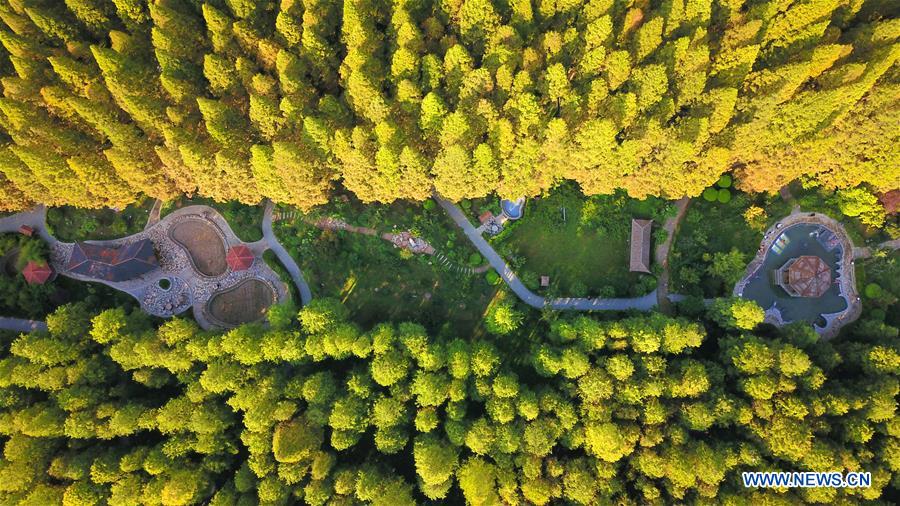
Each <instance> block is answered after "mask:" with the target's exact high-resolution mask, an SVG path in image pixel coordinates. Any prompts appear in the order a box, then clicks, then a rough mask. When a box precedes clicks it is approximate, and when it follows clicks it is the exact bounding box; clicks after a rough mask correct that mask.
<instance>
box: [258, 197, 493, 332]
mask: <svg viewBox="0 0 900 506" xmlns="http://www.w3.org/2000/svg"><path fill="white" fill-rule="evenodd" d="M279 214H284V215H285V216H286V219H284V220H282V221H277V222H276V223H275V233H276V235H277V236H278V239H279V241H281V243H282V244H283V245H284V246H285V248H287V249H288V251H289V252H290V253H291V255H292V256H293V257H294V258H295V260H297V263H298V264H299V265H300V269H301V270H302V271H303V274H304V276H305V277H306V278H307V282H309V285H310V288H311V290H312V292H313V296H314V297H335V298H338V299H340V300H342V301H343V302H344V304H345V305H346V306H347V307H348V309H350V314H351V315H352V318H353V320H354V321H355V322H356V323H358V324H360V325H361V326H363V327H364V328H367V327H369V326H372V325H374V324H376V323H378V322H382V321H385V320H391V321H415V322H418V323H421V324H423V325H425V326H426V327H428V328H429V329H430V330H432V331H434V332H441V331H447V332H450V329H453V330H452V332H454V333H455V334H456V335H459V336H461V337H468V336H469V335H472V334H473V333H476V332H480V323H481V321H482V319H483V314H484V311H485V309H486V307H487V306H488V304H489V303H490V301H491V300H492V299H493V298H494V296H495V294H496V292H497V291H498V290H499V289H500V287H499V286H490V285H488V283H487V282H486V281H485V278H484V275H483V274H471V275H460V274H457V273H456V272H454V271H452V270H450V269H448V268H447V267H444V266H442V265H440V264H439V263H438V262H437V261H436V259H435V258H434V257H432V256H429V255H411V254H409V253H407V252H405V251H402V250H399V249H397V248H394V247H393V246H392V245H391V244H390V243H388V242H387V241H385V240H383V239H381V238H379V237H372V236H367V235H363V234H356V233H351V232H346V231H322V230H320V229H318V228H316V227H314V226H312V225H309V224H307V223H306V222H305V221H304V220H315V219H317V218H321V217H324V216H329V217H333V218H340V219H342V220H344V221H346V222H347V223H349V224H351V225H355V226H360V227H371V228H374V229H376V230H378V232H379V233H383V232H390V231H396V232H400V231H402V230H411V231H413V233H414V234H416V235H419V236H421V237H423V238H425V239H426V240H427V241H429V243H430V244H432V245H433V246H434V247H435V248H436V249H438V250H439V251H440V252H441V253H442V254H444V255H445V256H446V257H447V258H448V259H449V260H450V261H452V262H453V263H455V264H458V265H465V264H466V263H467V261H468V259H469V256H470V255H471V254H472V248H471V246H470V245H469V244H468V242H467V241H466V240H465V238H464V237H462V236H461V234H460V233H457V231H456V228H455V225H454V224H453V223H451V222H450V221H449V219H447V218H446V217H445V215H444V213H443V211H442V210H441V209H437V208H433V209H425V208H424V207H423V206H422V205H420V204H411V203H404V204H393V205H387V206H385V205H368V206H362V205H361V204H360V203H359V202H356V201H354V200H352V199H349V198H348V199H344V200H342V199H336V200H335V201H334V202H333V203H332V204H329V205H327V206H324V207H322V208H318V209H316V210H315V211H314V212H312V213H309V214H307V215H304V214H302V213H300V212H299V211H294V210H292V209H282V210H281V213H279Z"/></svg>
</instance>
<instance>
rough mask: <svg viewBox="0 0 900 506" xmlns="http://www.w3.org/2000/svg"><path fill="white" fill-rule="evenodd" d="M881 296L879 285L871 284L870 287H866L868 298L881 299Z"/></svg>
mask: <svg viewBox="0 0 900 506" xmlns="http://www.w3.org/2000/svg"><path fill="white" fill-rule="evenodd" d="M881 294H882V290H881V287H880V286H878V284H877V283H869V284H868V285H866V298H868V299H877V298H879V297H881Z"/></svg>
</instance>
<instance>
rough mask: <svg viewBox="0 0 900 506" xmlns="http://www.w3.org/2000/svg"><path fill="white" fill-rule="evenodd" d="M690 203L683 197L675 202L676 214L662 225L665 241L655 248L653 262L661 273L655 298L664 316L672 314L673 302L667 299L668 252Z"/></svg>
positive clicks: (678, 296) (677, 296)
mask: <svg viewBox="0 0 900 506" xmlns="http://www.w3.org/2000/svg"><path fill="white" fill-rule="evenodd" d="M690 201H691V199H689V198H687V197H683V198H681V199H680V200H678V201H677V202H675V207H676V209H678V212H677V213H676V214H675V216H673V217H671V218H669V219H667V220H666V223H665V224H664V225H663V230H665V231H666V240H665V241H663V242H662V244H660V245H659V246H657V247H656V255H655V260H656V263H657V264H659V265H662V272H661V273H660V275H659V280H658V282H657V285H656V298H657V304H658V305H659V309H660V310H661V311H662V312H664V313H666V314H671V313H672V302H673V300H674V299H670V298H669V278H670V276H669V252H670V251H672V244H673V243H674V242H675V234H676V233H677V232H678V227H679V226H680V225H681V220H682V219H684V215H685V214H687V207H688V204H689V203H690ZM674 297H676V298H680V297H681V296H680V295H676V296H674Z"/></svg>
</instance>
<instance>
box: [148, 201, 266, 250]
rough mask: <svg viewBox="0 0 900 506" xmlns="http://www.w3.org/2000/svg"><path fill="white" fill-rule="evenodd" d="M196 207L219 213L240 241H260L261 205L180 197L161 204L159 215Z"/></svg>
mask: <svg viewBox="0 0 900 506" xmlns="http://www.w3.org/2000/svg"><path fill="white" fill-rule="evenodd" d="M197 205H206V206H209V207H212V208H213V209H215V210H217V211H219V213H221V214H222V216H224V217H225V221H227V222H228V225H230V226H231V230H232V231H234V233H235V235H237V236H238V238H239V239H240V240H242V241H244V242H255V241H258V240H260V239H262V218H263V206H262V205H258V206H249V205H247V204H241V203H240V202H235V201H229V202H224V203H222V202H216V201H214V200H212V199H207V198H203V197H194V198H187V197H181V198H177V199H175V200H173V201H169V202H166V203H165V204H163V208H162V213H161V214H162V216H163V217H165V216H166V215H167V214H169V213H171V212H172V211H174V210H176V209H180V208H182V207H187V206H197Z"/></svg>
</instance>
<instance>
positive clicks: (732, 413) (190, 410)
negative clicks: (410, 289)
mask: <svg viewBox="0 0 900 506" xmlns="http://www.w3.org/2000/svg"><path fill="white" fill-rule="evenodd" d="M750 305H751V306H752V304H750ZM748 309H749V310H748ZM757 311H758V308H757ZM710 313H711V314H710V315H709V316H710V320H709V323H708V324H707V327H704V325H701V324H699V323H696V322H691V321H688V320H685V319H681V318H669V317H665V316H663V315H660V314H655V315H651V316H642V317H633V318H627V319H624V320H618V321H598V320H595V319H592V318H589V317H585V316H578V317H571V316H569V317H565V318H552V319H551V320H550V321H541V322H539V321H531V322H530V323H529V324H528V325H527V326H529V327H531V329H529V331H528V332H521V330H522V328H524V327H520V325H522V323H523V320H522V318H523V314H522V313H521V312H519V311H518V310H517V309H516V308H515V307H513V306H511V305H509V304H507V303H501V304H497V305H496V306H495V307H494V308H493V309H492V310H491V311H490V314H489V315H488V317H487V320H488V321H487V327H488V328H489V329H491V330H492V331H493V332H495V334H496V335H495V336H494V338H493V339H490V340H475V341H470V340H464V339H459V338H456V337H454V336H452V335H440V336H433V335H432V336H429V335H427V333H426V331H425V329H424V328H423V327H421V326H420V325H417V324H414V323H400V324H390V323H384V324H380V325H376V326H375V327H374V328H372V329H371V330H368V331H363V330H361V329H359V328H358V327H357V326H355V325H354V324H352V323H348V321H347V319H346V317H347V316H348V315H347V311H346V309H344V308H343V306H341V305H340V304H339V303H338V302H336V301H333V300H330V299H317V300H315V301H313V303H311V304H310V305H308V306H306V307H304V308H303V309H302V310H301V311H300V312H299V314H298V313H297V312H296V310H294V309H293V308H291V307H287V306H276V308H274V309H273V310H272V314H271V315H270V320H271V323H272V325H271V328H269V329H265V328H262V327H261V326H259V325H254V324H250V325H246V326H243V327H239V328H237V329H234V330H231V331H229V332H227V333H219V332H204V331H201V330H200V329H198V328H197V326H196V325H195V324H194V323H193V322H191V321H188V320H181V319H175V320H172V321H168V322H166V323H164V324H163V325H161V326H160V327H158V328H154V327H153V326H152V325H151V324H150V322H149V321H148V320H147V318H146V316H144V315H142V314H141V313H139V312H135V313H130V314H129V313H127V312H126V311H124V310H122V309H111V310H106V311H103V312H101V313H99V314H97V315H96V316H94V315H92V314H91V312H90V311H88V310H87V308H86V307H85V306H84V305H83V304H75V305H68V306H63V307H62V308H60V309H59V310H58V311H56V312H55V313H54V314H52V315H50V316H49V318H48V324H49V327H50V331H49V333H47V334H32V335H21V336H19V337H14V338H3V339H2V340H0V351H2V354H3V355H4V356H5V358H3V359H2V360H0V434H2V435H3V436H4V439H6V444H5V445H4V449H3V459H2V461H0V501H2V502H3V503H4V504H8V503H16V502H18V501H20V500H25V502H24V503H23V504H41V505H45V504H58V503H60V502H62V504H66V505H86V504H102V503H104V502H108V503H109V504H114V505H130V504H138V503H140V504H166V505H180V504H191V503H198V502H205V501H209V502H208V504H213V505H226V504H256V502H257V501H259V502H260V503H262V504H283V503H285V502H289V501H292V500H293V501H303V502H305V503H308V504H313V505H317V504H325V503H328V504H354V503H358V502H360V501H365V502H371V503H372V504H384V505H389V506H399V505H405V504H415V503H421V502H423V501H425V500H426V499H432V500H437V499H445V500H448V501H452V502H461V501H462V500H463V499H465V500H466V501H468V502H469V503H470V504H476V505H478V504H501V503H503V504H525V503H528V504H547V503H549V502H552V501H565V502H566V503H572V504H610V503H616V504H672V503H675V502H682V501H687V502H695V501H697V502H708V501H711V500H712V499H713V498H715V500H716V501H717V502H719V503H725V504H796V503H798V502H839V503H840V502H844V503H859V502H862V501H863V500H866V499H875V498H878V497H879V496H880V495H881V493H882V489H883V488H884V487H886V486H889V485H891V484H893V486H895V487H896V485H897V481H896V480H897V477H898V476H900V473H898V471H900V426H898V418H897V416H896V413H895V409H896V396H897V394H898V388H900V387H898V380H900V378H898V375H900V355H898V352H897V349H896V336H897V329H896V328H892V327H887V326H885V325H884V324H881V325H880V327H879V326H875V327H872V326H865V327H864V328H861V330H862V332H861V334H860V336H857V335H855V334H853V333H851V335H850V336H847V338H846V339H842V340H840V341H839V342H835V343H833V344H832V343H829V342H822V341H819V340H818V339H817V336H816V334H815V333H814V332H813V331H812V330H811V329H810V328H809V327H807V326H803V325H799V326H794V327H790V328H788V329H786V330H785V331H784V333H783V334H780V335H777V336H775V335H762V334H758V335H754V334H752V333H750V332H748V331H745V330H742V329H743V328H748V327H752V326H753V325H755V323H758V321H759V320H760V319H761V314H756V315H755V314H754V311H753V310H752V308H747V307H744V304H741V303H737V304H728V303H727V302H723V303H721V304H719V305H718V307H714V308H712V309H710ZM712 322H718V323H712ZM528 336H531V337H528ZM861 336H865V337H861ZM766 469H780V470H784V469H808V470H820V471H828V470H834V469H847V470H859V471H868V472H871V473H872V486H871V487H869V488H859V489H833V488H822V489H794V490H791V491H774V490H770V491H765V490H756V489H745V488H743V486H742V485H741V482H740V472H741V471H746V470H766Z"/></svg>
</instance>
